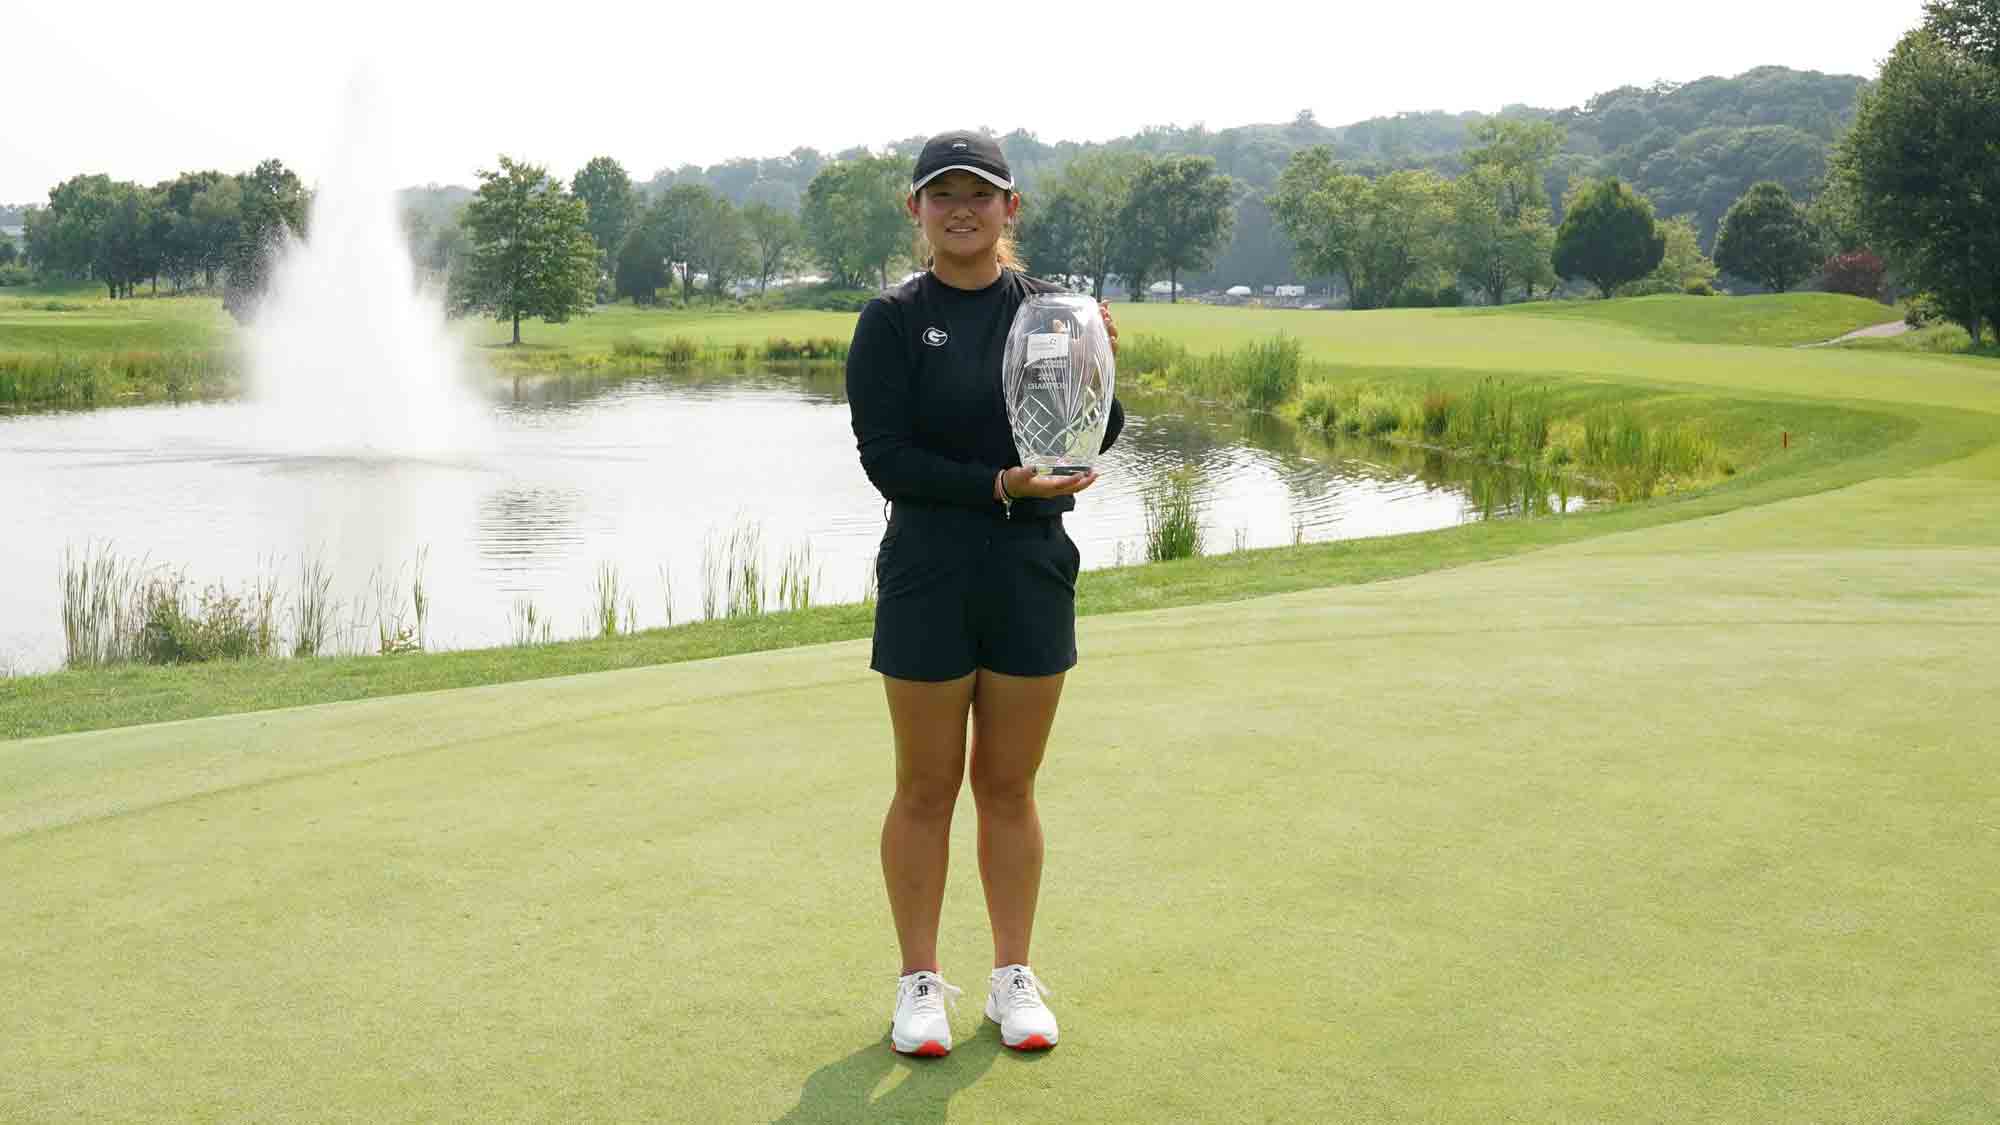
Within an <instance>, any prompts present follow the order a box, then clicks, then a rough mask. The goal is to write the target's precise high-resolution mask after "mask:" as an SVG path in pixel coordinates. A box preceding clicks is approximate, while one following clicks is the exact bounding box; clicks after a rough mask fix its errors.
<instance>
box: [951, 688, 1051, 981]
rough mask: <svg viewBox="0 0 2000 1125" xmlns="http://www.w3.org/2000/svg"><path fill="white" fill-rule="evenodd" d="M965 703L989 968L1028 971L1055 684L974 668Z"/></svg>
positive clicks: (1039, 874)
mask: <svg viewBox="0 0 2000 1125" xmlns="http://www.w3.org/2000/svg"><path fill="white" fill-rule="evenodd" d="M977 678H978V684H977V686H976V687H975V688H974V689H973V696H972V799H973V801H974V803H975V804H976V805H977V806H978V810H979V879H980V882H981V883H983V884H984V885H985V888H986V915H987V917H988V919H989V920H990V921H991V922H992V925H993V967H994V968H999V967H1000V966H1002V965H1016V964H1019V965H1025V964H1028V963H1029V962H1028V944H1029V941H1030V939H1031V938H1032V937H1033V936H1034V931H1035V902H1036V900H1037V899H1038V898H1039V897H1040V895H1041V889H1042V821H1041V816H1040V814H1039V813H1038V812H1037V811H1036V809H1035V774H1036V772H1037V771H1038V770H1040V769H1041V766H1042V754H1043V752H1044V751H1045V750H1046V749H1047V748H1048V743H1049V729H1050V728H1051V727H1052V726H1054V725H1055V719H1056V704H1057V703H1059V702H1061V701H1062V687H1063V677H1062V676H1061V675H1054V676H1004V675H1001V674H1000V673H998V672H992V671H988V670H987V669H984V668H982V669H980V670H979V672H978V673H977Z"/></svg>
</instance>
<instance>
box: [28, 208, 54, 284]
mask: <svg viewBox="0 0 2000 1125" xmlns="http://www.w3.org/2000/svg"><path fill="white" fill-rule="evenodd" d="M55 228H56V213H55V212H54V211H51V210H50V209H48V208H47V207H29V208H28V210H27V211H26V212H25V213H23V214H22V216H21V256H22V257H23V258H25V259H27V262H28V264H29V265H30V266H33V267H34V268H35V269H38V270H44V269H48V268H49V266H48V260H47V259H48V255H49V253H50V247H51V246H52V245H53V244H54V241H55Z"/></svg>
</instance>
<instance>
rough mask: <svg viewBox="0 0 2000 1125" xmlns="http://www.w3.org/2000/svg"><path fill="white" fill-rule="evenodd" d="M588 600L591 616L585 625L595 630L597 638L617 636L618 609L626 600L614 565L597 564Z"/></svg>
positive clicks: (616, 566) (609, 563)
mask: <svg viewBox="0 0 2000 1125" xmlns="http://www.w3.org/2000/svg"><path fill="white" fill-rule="evenodd" d="M590 600H591V614H590V617H589V618H588V619H587V621H586V624H587V625H588V626H589V627H591V628H593V629H595V631H596V634H597V636H600V637H615V636H617V635H618V624H619V609H620V606H621V604H622V603H623V602H625V601H626V600H627V598H626V597H625V595H624V594H623V593H622V588H621V585H620V581H619V576H618V565H617V564H616V563H613V562H608V561H607V562H601V563H598V564H597V575H596V577H595V578H594V579H593V580H592V581H591V584H590ZM633 616H637V615H636V614H634V615H633ZM626 631H627V632H632V631H633V630H631V629H627V630H626Z"/></svg>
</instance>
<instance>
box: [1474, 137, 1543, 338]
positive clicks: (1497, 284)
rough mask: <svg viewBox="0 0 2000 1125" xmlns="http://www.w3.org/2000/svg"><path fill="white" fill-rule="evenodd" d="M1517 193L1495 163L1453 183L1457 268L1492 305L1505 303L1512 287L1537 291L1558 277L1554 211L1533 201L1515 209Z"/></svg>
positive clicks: (1478, 168)
mask: <svg viewBox="0 0 2000 1125" xmlns="http://www.w3.org/2000/svg"><path fill="white" fill-rule="evenodd" d="M1537 186H1538V187H1539V186H1540V185H1539V177H1538V178H1537ZM1513 194H1514V185H1513V183H1512V178H1511V177H1510V176H1509V175H1508V174H1507V173H1506V172H1505V171H1503V170H1501V169H1499V168H1497V167H1495V166H1492V165H1483V166H1477V167H1474V168H1473V169H1472V170H1471V171H1469V172H1467V173H1466V174H1465V175H1463V176H1461V177H1459V178H1458V180H1457V181H1456V182H1455V183H1454V184H1453V185H1452V190H1451V195H1452V219H1451V229H1450V232H1449V234H1450V239H1451V249H1452V267H1453V268H1454V269H1455V270H1456V271H1457V273H1458V275H1459V276H1460V277H1462V278H1464V279H1465V280H1466V281H1467V282H1468V283H1469V284H1470V285H1471V286H1472V287H1473V288H1476V289H1478V290H1479V291H1480V292H1482V293H1484V294H1486V303H1487V304H1489V305H1500V304H1505V303H1506V301H1507V292H1508V290H1510V289H1514V288H1517V287H1518V288H1523V289H1527V290H1530V291H1532V290H1533V289H1534V287H1535V286H1537V285H1540V284H1543V283H1545V282H1547V281H1549V280H1550V279H1552V278H1554V276H1555V274H1554V271H1553V270H1551V269H1550V266H1549V255H1550V254H1551V252H1552V251H1553V250H1554V249H1555V241H1556V232H1555V228H1554V227H1552V226H1550V225H1549V209H1548V208H1547V207H1546V206H1543V205H1540V204H1534V203H1528V202H1518V203H1515V204H1514V205H1512V206H1511V207H1510V200H1509V197H1510V196H1512V195H1513ZM1510 210H1511V211H1512V213H1511V214H1510V213H1509V211H1510Z"/></svg>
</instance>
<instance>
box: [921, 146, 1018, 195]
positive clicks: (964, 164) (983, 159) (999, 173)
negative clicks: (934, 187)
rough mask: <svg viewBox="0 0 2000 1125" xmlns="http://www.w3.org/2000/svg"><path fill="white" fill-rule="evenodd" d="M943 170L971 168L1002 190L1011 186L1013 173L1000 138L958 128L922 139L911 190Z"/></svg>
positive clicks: (938, 174)
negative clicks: (955, 130) (922, 148)
mask: <svg viewBox="0 0 2000 1125" xmlns="http://www.w3.org/2000/svg"><path fill="white" fill-rule="evenodd" d="M946 172H970V173H972V174H973V175H975V176H978V177H979V178H980V179H982V180H985V181H986V182H987V183H989V184H992V185H993V186H994V187H997V188H999V189H1000V190H1002V191H1012V190H1014V174H1013V173H1012V172H1010V171H1008V170H1007V157H1006V156H1005V155H1003V154H1002V153H1001V151H1000V142H998V141H996V140H994V139H993V138H992V137H989V136H986V135H985V134H984V133H970V132H966V131H964V130H959V131H957V132H951V133H939V134H938V135H937V136H935V137H932V138H931V139H930V140H928V141H925V142H924V151H923V152H922V153H920V154H918V156H917V170H916V171H915V172H913V173H911V175H910V194H912V195H915V194H916V193H917V191H918V189H920V188H922V187H923V186H924V185H925V184H927V183H930V182H931V181H932V180H935V179H937V178H938V177H939V176H942V175H944V174H945V173H946Z"/></svg>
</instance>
